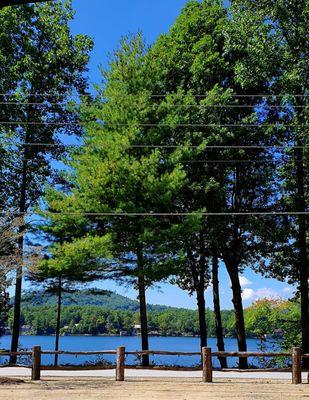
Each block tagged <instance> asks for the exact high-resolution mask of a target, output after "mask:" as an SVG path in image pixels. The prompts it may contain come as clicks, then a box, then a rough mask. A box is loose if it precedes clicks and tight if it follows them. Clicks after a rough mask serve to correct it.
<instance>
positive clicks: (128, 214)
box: [1, 211, 309, 217]
mask: <svg viewBox="0 0 309 400" xmlns="http://www.w3.org/2000/svg"><path fill="white" fill-rule="evenodd" d="M1 213H2V214H4V213H5V212H1ZM10 214H12V215H21V216H26V215H39V213H37V212H34V211H26V212H16V211H14V212H10ZM42 214H44V215H45V216H48V215H66V216H89V217H91V216H103V217H108V216H113V217H116V216H117V217H122V216H125V217H148V216H155V217H167V216H196V215H197V216H209V217H211V216H215V217H217V216H255V215H256V216H267V215H275V216H276V215H279V216H283V215H309V212H307V211H302V212H301V211H287V212H286V211H257V212H181V213H167V212H166V213H164V212H163V213H159V212H141V213H135V212H77V211H76V212H69V211H62V212H51V211H45V212H44V211H42Z"/></svg>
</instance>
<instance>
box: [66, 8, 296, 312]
mask: <svg viewBox="0 0 309 400" xmlns="http://www.w3.org/2000/svg"><path fill="white" fill-rule="evenodd" d="M186 3H187V0H86V1H85V0H73V6H74V8H75V10H76V16H75V20H74V22H73V23H72V30H73V32H74V33H86V34H88V35H90V36H91V37H92V38H93V39H94V40H95V47H94V50H93V52H92V55H91V61H90V64H89V76H90V83H91V85H93V84H95V83H98V82H100V73H99V65H101V66H103V67H104V68H106V67H107V65H108V60H109V57H110V54H111V53H112V52H113V50H114V49H115V48H116V47H117V46H118V45H119V41H120V39H121V37H122V36H124V35H126V34H128V33H137V32H138V31H142V32H143V34H144V37H145V40H146V43H148V44H151V43H152V42H153V41H154V40H156V38H157V37H158V36H159V35H160V34H161V33H165V32H168V30H169V28H170V26H171V25H172V24H173V22H174V21H175V19H176V17H177V15H178V14H179V13H180V11H181V9H182V7H183V6H184V5H185V4H186ZM241 281H242V287H243V300H244V306H248V305H250V304H251V303H252V301H254V300H256V299H258V298H261V297H265V296H266V297H285V298H288V297H290V296H291V295H292V292H293V290H292V288H291V287H289V286H288V285H287V284H285V283H281V282H278V281H275V280H273V279H265V278H262V277H261V276H259V275H256V274H255V273H254V272H253V271H252V270H250V268H247V269H246V270H245V271H244V273H243V275H242V277H241ZM220 283H221V303H222V307H223V308H231V307H232V303H231V290H230V280H229V278H228V275H227V273H226V272H225V269H224V266H223V265H221V268H220ZM102 286H103V287H104V288H108V289H110V290H114V291H116V292H118V293H121V294H124V295H126V296H128V297H131V298H136V295H137V294H136V292H135V291H134V290H133V289H132V288H126V287H121V286H118V285H116V284H115V283H114V282H105V283H103V284H102ZM147 297H148V302H149V303H153V304H166V305H171V306H176V307H188V308H196V301H195V299H194V297H189V296H188V294H187V293H186V292H184V291H182V290H180V289H179V288H177V287H176V286H171V285H169V284H166V283H164V284H160V285H159V287H155V288H154V289H150V290H149V291H148V296H147ZM206 300H207V306H209V307H211V304H212V292H211V289H209V290H207V292H206Z"/></svg>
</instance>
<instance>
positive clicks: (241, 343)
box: [224, 257, 248, 369]
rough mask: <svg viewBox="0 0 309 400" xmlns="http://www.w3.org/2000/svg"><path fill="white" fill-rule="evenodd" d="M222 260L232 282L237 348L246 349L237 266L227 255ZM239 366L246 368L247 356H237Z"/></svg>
mask: <svg viewBox="0 0 309 400" xmlns="http://www.w3.org/2000/svg"><path fill="white" fill-rule="evenodd" d="M224 262H225V265H226V267H227V271H228V274H229V277H230V279H231V283H232V292H233V299H232V302H233V306H234V315H235V330H236V336H237V343H238V350H239V351H247V340H246V329H245V319H244V310H243V305H242V298H241V286H240V282H239V273H238V266H237V265H235V264H234V263H233V262H232V261H231V260H230V259H229V257H224ZM239 368H242V369H247V368H248V360H247V358H243V357H240V358H239Z"/></svg>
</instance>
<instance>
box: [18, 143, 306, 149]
mask: <svg viewBox="0 0 309 400" xmlns="http://www.w3.org/2000/svg"><path fill="white" fill-rule="evenodd" d="M11 143H12V144H13V145H16V146H22V147H25V146H34V147H35V146H38V147H40V146H42V147H76V148H83V147H84V146H85V147H87V146H89V144H87V143H83V144H71V143H36V142H25V143H18V142H11ZM203 145H204V144H203V143H201V144H200V145H186V144H178V145H176V144H175V145H155V144H154V145H151V144H150V145H147V144H130V145H123V147H128V148H150V149H178V148H181V147H184V148H193V149H198V148H200V147H201V146H203ZM108 146H110V144H108V143H107V144H106V146H103V145H96V148H105V147H108ZM204 146H205V148H204V150H214V149H218V150H220V149H221V150H223V149H235V150H237V149H238V150H242V149H244V150H246V149H247V150H249V149H256V150H258V149H265V150H267V149H268V150H293V149H309V145H308V146H306V145H304V146H298V145H295V146H289V145H286V146H276V145H273V146H271V145H267V146H263V145H262V146H261V145H247V146H246V145H244V146H242V145H230V146H228V145H207V144H206V145H204Z"/></svg>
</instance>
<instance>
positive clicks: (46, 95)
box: [0, 92, 309, 98]
mask: <svg viewBox="0 0 309 400" xmlns="http://www.w3.org/2000/svg"><path fill="white" fill-rule="evenodd" d="M21 94H22V93H0V96H3V97H4V96H16V95H17V96H19V95H21ZM142 94H145V95H146V93H142ZM187 94H188V93H187ZM96 95H97V94H79V93H76V94H74V93H43V92H40V93H29V94H28V95H27V96H28V97H94V96H96ZM99 95H100V94H99ZM126 95H128V96H139V94H132V93H126ZM171 95H178V93H165V94H150V95H149V96H148V97H167V96H171ZM208 96H209V94H192V95H191V97H203V98H204V97H205V98H206V97H208ZM308 96H309V94H292V93H289V94H288V93H287V94H230V95H229V97H234V98H248V97H257V98H259V97H262V98H263V97H280V98H282V97H308ZM115 97H116V96H115Z"/></svg>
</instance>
